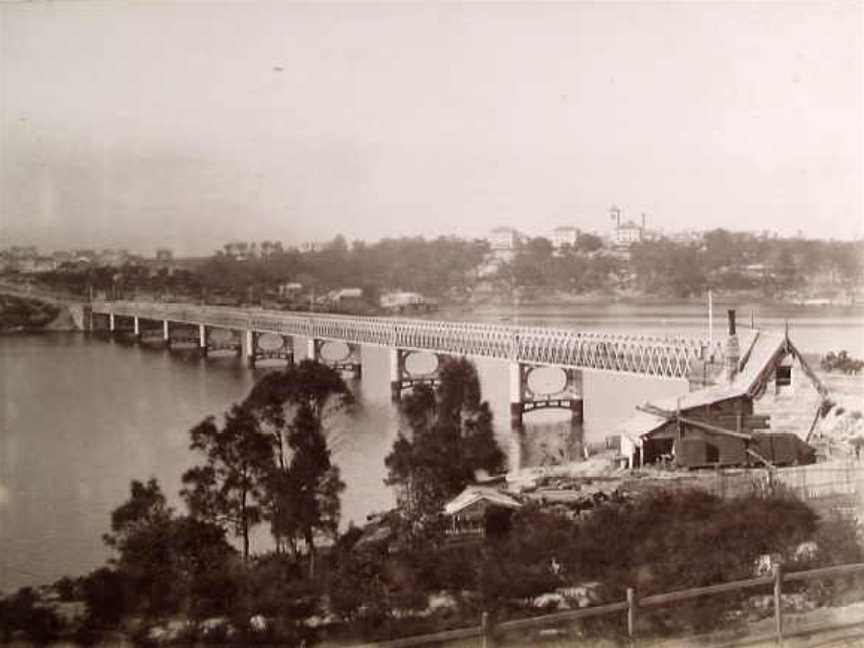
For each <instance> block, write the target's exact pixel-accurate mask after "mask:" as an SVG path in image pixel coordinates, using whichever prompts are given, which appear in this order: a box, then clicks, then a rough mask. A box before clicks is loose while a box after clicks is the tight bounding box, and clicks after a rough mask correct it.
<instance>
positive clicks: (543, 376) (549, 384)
mask: <svg viewBox="0 0 864 648" xmlns="http://www.w3.org/2000/svg"><path fill="white" fill-rule="evenodd" d="M566 386H567V374H565V373H564V371H563V370H562V369H559V368H558V367H538V368H537V369H534V370H533V371H532V372H531V373H529V374H528V389H530V390H531V391H532V392H534V393H535V394H560V393H561V392H562V391H564V388H565V387H566Z"/></svg>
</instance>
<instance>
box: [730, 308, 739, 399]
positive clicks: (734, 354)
mask: <svg viewBox="0 0 864 648" xmlns="http://www.w3.org/2000/svg"><path fill="white" fill-rule="evenodd" d="M727 314H728V316H729V337H727V338H726V380H727V382H730V383H731V382H732V381H733V380H735V375H736V374H737V373H738V362H739V361H740V360H741V349H740V348H739V346H738V336H737V335H736V334H735V309H734V308H730V309H729V310H728V311H727Z"/></svg>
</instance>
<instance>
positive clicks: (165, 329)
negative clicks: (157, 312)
mask: <svg viewBox="0 0 864 648" xmlns="http://www.w3.org/2000/svg"><path fill="white" fill-rule="evenodd" d="M162 339H163V340H164V341H165V348H166V349H171V323H170V322H169V321H168V320H167V319H166V320H162Z"/></svg>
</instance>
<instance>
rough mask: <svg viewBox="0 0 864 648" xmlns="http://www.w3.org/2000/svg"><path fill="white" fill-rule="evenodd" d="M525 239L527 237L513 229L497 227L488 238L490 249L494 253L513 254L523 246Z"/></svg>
mask: <svg viewBox="0 0 864 648" xmlns="http://www.w3.org/2000/svg"><path fill="white" fill-rule="evenodd" d="M524 239H525V236H524V235H523V234H522V233H521V232H519V231H518V230H515V229H513V228H512V227H496V228H495V229H493V230H492V231H491V232H489V234H488V235H487V236H486V240H487V241H488V242H489V247H490V248H491V249H492V251H493V252H496V251H508V252H512V251H514V250H516V248H518V247H519V245H521V243H522V241H523V240H524Z"/></svg>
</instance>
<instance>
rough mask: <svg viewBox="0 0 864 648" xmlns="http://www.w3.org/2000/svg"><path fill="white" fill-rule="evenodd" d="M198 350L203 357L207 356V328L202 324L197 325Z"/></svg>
mask: <svg viewBox="0 0 864 648" xmlns="http://www.w3.org/2000/svg"><path fill="white" fill-rule="evenodd" d="M198 348H199V349H200V350H201V353H202V354H203V355H205V356H206V355H207V327H206V326H204V325H203V324H199V325H198Z"/></svg>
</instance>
